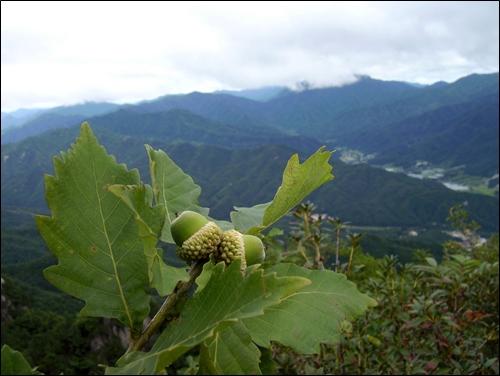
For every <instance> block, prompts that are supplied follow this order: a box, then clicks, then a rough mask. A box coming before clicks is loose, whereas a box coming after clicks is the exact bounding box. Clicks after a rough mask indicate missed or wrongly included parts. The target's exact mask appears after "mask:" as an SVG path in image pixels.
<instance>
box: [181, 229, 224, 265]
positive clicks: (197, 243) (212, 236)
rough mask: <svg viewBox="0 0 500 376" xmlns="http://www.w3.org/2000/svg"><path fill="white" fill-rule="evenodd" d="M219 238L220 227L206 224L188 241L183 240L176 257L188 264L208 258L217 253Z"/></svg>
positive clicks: (220, 234)
mask: <svg viewBox="0 0 500 376" xmlns="http://www.w3.org/2000/svg"><path fill="white" fill-rule="evenodd" d="M172 223H173V222H172ZM221 236H222V230H221V229H220V227H219V226H217V225H216V224H215V223H214V222H207V224H205V225H204V226H203V227H201V228H200V229H199V230H198V231H196V232H195V233H194V234H193V235H191V237H189V239H187V240H185V241H184V242H183V243H182V247H178V248H177V256H179V258H181V259H183V260H185V261H187V262H188V263H191V262H193V261H196V260H201V259H204V258H208V256H209V255H210V253H214V252H216V251H217V246H218V245H219V244H220V242H221Z"/></svg>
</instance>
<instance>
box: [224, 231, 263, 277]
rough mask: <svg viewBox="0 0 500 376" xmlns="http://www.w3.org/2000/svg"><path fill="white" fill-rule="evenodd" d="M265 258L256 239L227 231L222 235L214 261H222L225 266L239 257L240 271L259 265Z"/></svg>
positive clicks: (258, 240) (260, 242)
mask: <svg viewBox="0 0 500 376" xmlns="http://www.w3.org/2000/svg"><path fill="white" fill-rule="evenodd" d="M265 256H266V255H265V253H264V245H263V244H262V241H261V240H260V239H259V238H258V237H256V236H253V235H242V234H241V233H239V232H238V231H236V230H229V231H226V232H225V233H223V234H222V239H221V243H220V245H219V248H218V251H217V253H216V260H217V261H218V262H220V261H224V262H225V263H226V265H229V264H230V263H231V262H232V261H233V260H235V259H236V258H238V257H239V258H241V259H242V263H241V269H242V270H244V269H246V267H247V266H250V265H254V264H261V263H262V262H263V261H264V258H265Z"/></svg>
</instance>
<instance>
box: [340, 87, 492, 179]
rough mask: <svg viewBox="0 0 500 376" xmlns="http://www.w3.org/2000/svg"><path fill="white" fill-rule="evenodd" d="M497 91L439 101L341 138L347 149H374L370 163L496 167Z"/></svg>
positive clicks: (477, 171) (475, 171)
mask: <svg viewBox="0 0 500 376" xmlns="http://www.w3.org/2000/svg"><path fill="white" fill-rule="evenodd" d="M498 124H499V106H498V93H496V94H491V95H488V96H485V97H481V98H477V99H475V100H472V101H468V102H463V103H459V104H454V105H449V106H442V107H439V108H438V109H436V110H432V111H428V112H425V113H423V114H422V115H418V116H415V117H409V118H406V119H404V120H402V121H400V122H396V123H392V124H387V125H384V126H380V127H378V128H376V129H370V130H367V131H364V132H360V133H359V134H358V135H356V136H355V137H354V136H350V137H346V138H344V143H345V145H347V146H348V147H350V148H352V149H360V150H363V151H364V152H365V153H378V155H377V157H375V158H374V159H373V160H372V161H371V163H375V164H386V163H394V164H397V165H398V166H403V167H410V166H412V165H414V164H415V161H417V160H425V161H429V162H431V163H433V164H435V165H437V164H445V165H448V166H459V165H462V166H464V167H465V171H466V172H467V173H468V174H470V175H479V176H491V175H493V174H495V173H498V153H499V147H498V139H499V132H498Z"/></svg>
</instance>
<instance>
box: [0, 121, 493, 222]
mask: <svg viewBox="0 0 500 376" xmlns="http://www.w3.org/2000/svg"><path fill="white" fill-rule="evenodd" d="M168 126H169V125H165V127H166V128H167V129H168ZM116 127H118V125H116ZM174 127H175V125H174ZM110 129H113V128H112V127H110ZM110 129H105V128H104V127H102V126H101V127H97V126H96V127H95V129H94V130H95V134H96V135H97V137H99V139H100V140H101V142H102V144H103V145H104V146H105V147H106V149H107V150H108V152H109V153H111V154H113V155H115V157H116V158H117V160H118V161H119V162H120V163H125V164H126V165H127V167H128V168H138V169H139V170H140V171H147V170H148V168H147V165H148V162H147V154H146V152H145V149H144V146H143V145H144V143H150V144H151V145H152V146H153V147H154V148H157V149H162V150H164V151H165V152H167V153H168V154H169V155H170V156H171V158H172V159H173V160H174V161H175V162H176V163H177V164H178V165H179V166H180V167H181V168H182V169H184V170H185V171H186V172H187V173H188V174H190V175H192V177H193V178H194V179H195V182H196V183H197V184H199V185H200V186H201V187H202V192H203V193H202V195H201V197H200V202H201V204H202V205H203V206H208V207H211V208H212V212H211V215H212V216H214V217H217V218H220V219H228V218H229V213H230V211H231V210H232V209H233V205H237V206H252V205H255V204H258V203H262V202H267V201H270V200H271V199H272V198H273V196H274V194H275V192H276V189H277V187H279V185H280V180H281V173H280V171H282V169H283V168H284V166H285V164H286V161H287V160H288V159H289V158H290V157H291V156H292V155H293V154H295V153H299V155H300V156H301V157H302V158H303V159H305V157H307V156H308V155H309V154H307V153H305V152H303V151H298V150H297V149H294V148H291V147H289V146H284V145H269V146H260V147H257V148H243V149H236V150H233V149H227V148H219V147H215V146H210V145H192V144H185V143H174V144H169V143H167V142H164V141H163V140H162V139H161V138H160V137H158V138H157V139H156V140H155V139H154V137H153V136H151V137H148V138H147V139H144V138H136V137H132V136H130V135H128V133H130V129H127V128H126V125H125V127H124V129H126V133H125V134H127V136H124V135H123V134H120V135H117V134H115V133H112V132H111V131H110ZM147 129H148V125H147V124H146V125H145V127H143V128H141V130H140V132H141V134H144V132H145V131H146V130H147ZM152 129H153V130H154V131H155V132H156V130H155V128H154V127H152ZM162 132H165V133H168V131H162ZM77 133H78V127H72V128H67V129H60V130H57V131H54V132H52V133H50V134H46V135H44V136H40V137H38V138H30V139H26V140H24V141H22V142H20V143H18V144H10V145H5V146H4V147H2V161H3V162H2V193H1V195H2V196H1V197H2V205H3V206H10V207H20V208H24V209H29V208H37V209H38V210H43V208H45V207H46V204H45V199H44V195H45V193H44V185H43V175H44V174H45V173H50V174H52V163H53V162H52V158H53V156H57V155H58V154H59V151H61V150H63V151H66V150H67V148H68V146H69V145H70V144H71V143H72V142H74V139H75V137H76V135H77ZM333 163H334V164H333V165H334V175H335V176H336V179H335V182H334V183H332V184H329V185H328V186H327V187H324V188H321V189H320V190H318V192H317V193H315V194H313V196H312V200H314V201H315V202H316V204H317V205H318V206H319V208H320V210H321V211H322V212H324V213H328V214H329V215H331V216H336V217H340V218H343V219H344V220H346V221H351V222H352V223H353V224H355V225H370V226H404V227H408V226H430V225H432V223H442V221H443V219H444V218H445V217H446V213H447V210H448V208H449V207H451V206H453V205H456V204H458V203H462V202H465V201H467V202H468V209H469V211H470V214H471V216H472V217H473V218H475V219H477V220H478V221H480V222H481V223H482V224H483V226H484V229H485V230H488V231H495V230H496V229H497V228H498V212H497V211H496V210H494V208H495V207H496V206H497V204H498V199H496V198H493V197H487V196H483V195H475V194H470V193H460V192H454V191H451V190H449V189H447V188H446V187H444V186H442V185H441V184H439V183H437V182H434V181H429V180H416V179H412V178H410V177H407V176H405V175H402V174H393V173H389V172H387V171H384V170H382V169H376V168H373V167H370V166H368V165H354V166H350V165H346V164H344V163H343V162H341V161H339V160H335V161H334V162H333ZM141 178H142V179H143V180H144V181H146V182H148V181H149V176H148V175H145V176H142V177H141ZM45 211H46V209H45V210H44V212H45Z"/></svg>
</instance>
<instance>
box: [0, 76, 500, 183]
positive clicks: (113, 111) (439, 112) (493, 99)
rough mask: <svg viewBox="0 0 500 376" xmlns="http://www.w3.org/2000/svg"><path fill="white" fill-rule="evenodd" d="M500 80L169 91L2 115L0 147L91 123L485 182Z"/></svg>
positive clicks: (494, 169) (494, 143)
mask: <svg viewBox="0 0 500 376" xmlns="http://www.w3.org/2000/svg"><path fill="white" fill-rule="evenodd" d="M498 77H499V76H498V73H492V74H483V75H479V74H473V75H470V76H467V77H464V78H461V79H459V80H457V81H455V82H453V83H450V84H447V83H444V82H438V83H436V84H434V85H429V86H424V87H417V86H415V85H412V84H408V83H405V82H397V81H381V80H375V79H371V78H369V77H365V76H363V77H360V78H359V80H358V81H357V82H355V83H353V84H350V85H345V86H342V87H333V88H322V89H309V90H303V91H300V92H296V91H291V90H288V89H286V88H280V87H269V88H263V89H261V90H259V89H255V90H247V91H242V92H231V91H226V92H215V93H198V92H193V93H190V94H186V95H167V96H164V97H160V98H158V99H156V100H150V101H144V102H140V103H138V104H135V105H122V106H119V105H113V104H110V103H86V104H82V105H77V106H69V107H57V108H54V109H50V110H45V111H43V112H42V113H41V114H38V115H37V116H35V117H34V118H33V117H31V118H29V120H28V121H27V122H26V123H24V124H22V125H18V126H16V127H10V128H7V129H5V127H4V122H5V121H6V120H5V119H6V118H7V119H9V118H12V116H11V115H9V114H2V129H3V131H2V132H3V134H2V144H7V143H15V142H18V141H21V140H23V139H25V138H27V137H31V136H36V135H39V134H42V133H43V132H47V131H50V130H51V129H55V128H62V127H69V126H72V125H78V124H80V123H81V122H82V121H83V120H88V121H89V122H91V123H93V124H99V125H102V124H105V125H106V126H109V127H112V128H113V131H114V132H117V133H118V134H122V135H124V136H127V135H129V136H137V137H140V138H143V139H148V138H158V137H159V138H161V139H162V140H164V141H166V142H169V143H171V142H192V143H196V144H210V145H216V146H223V147H228V148H232V149H234V148H241V147H252V146H257V145H268V144H277V143H280V144H285V145H288V146H292V147H296V148H299V149H301V150H304V151H307V152H310V151H312V150H313V149H314V148H315V147H316V146H317V145H318V144H320V143H321V144H324V145H326V146H327V147H328V148H330V149H335V148H349V149H356V150H360V151H361V152H363V153H366V154H374V155H376V158H375V159H373V160H372V161H370V163H373V164H379V165H383V164H389V163H393V164H396V165H398V164H399V165H400V166H402V167H408V166H411V165H413V164H415V163H416V162H417V161H419V160H425V161H428V162H430V163H432V164H434V165H439V166H445V167H447V168H455V167H460V168H462V169H464V171H465V172H466V173H467V174H468V175H474V176H484V177H491V176H492V175H494V174H497V173H498V169H499V167H498V166H499V164H498V150H499V149H498V138H499V137H498V113H499V110H498V102H499V101H498V95H499V94H498V92H499V91H498V84H499V80H498ZM273 95H274V96H273ZM250 98H256V99H259V100H254V99H250ZM180 110H184V111H180ZM170 111H173V112H172V113H169V114H168V115H167V113H168V112H170ZM30 115H31V116H33V114H32V113H30ZM16 121H19V118H18V117H16ZM167 123H168V124H170V127H169V128H168V129H167V128H166V127H165V124H167ZM118 129H119V130H118ZM300 136H302V138H300ZM319 140H320V141H319Z"/></svg>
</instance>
